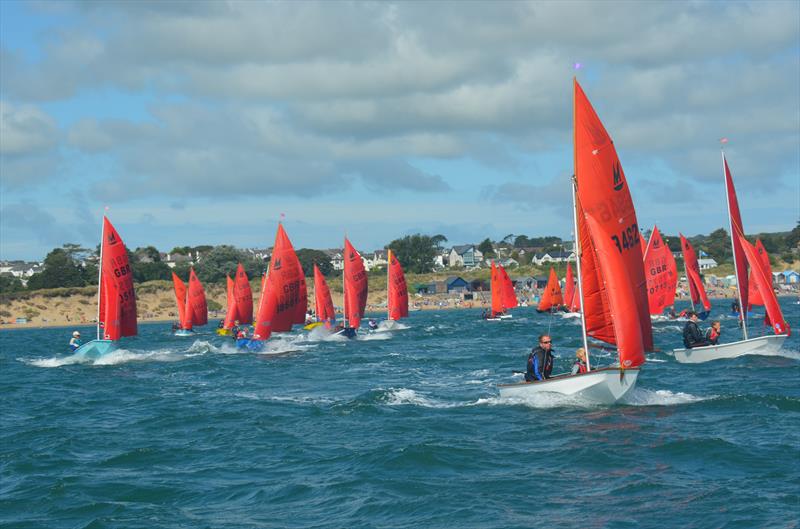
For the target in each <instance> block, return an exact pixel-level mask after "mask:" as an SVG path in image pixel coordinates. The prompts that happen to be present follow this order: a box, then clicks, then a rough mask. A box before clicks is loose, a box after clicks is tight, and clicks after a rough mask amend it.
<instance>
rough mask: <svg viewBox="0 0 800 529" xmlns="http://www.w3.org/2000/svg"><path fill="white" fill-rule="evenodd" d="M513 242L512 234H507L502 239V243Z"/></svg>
mask: <svg viewBox="0 0 800 529" xmlns="http://www.w3.org/2000/svg"><path fill="white" fill-rule="evenodd" d="M513 240H514V234H513V233H509V234H508V235H506V236H505V237H503V239H502V241H503V242H507V243H508V244H511V241H513Z"/></svg>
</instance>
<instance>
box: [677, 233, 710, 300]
mask: <svg viewBox="0 0 800 529" xmlns="http://www.w3.org/2000/svg"><path fill="white" fill-rule="evenodd" d="M679 235H680V237H681V252H682V253H683V266H684V268H685V269H686V282H687V283H689V298H690V299H691V301H692V308H694V304H695V303H699V302H701V301H702V303H703V310H704V311H706V312H708V311H710V310H711V302H710V301H709V300H708V296H707V295H706V289H705V287H704V286H703V280H702V279H701V278H700V265H699V264H697V253H695V251H694V248H693V247H692V245H691V243H690V242H689V240H688V239H687V238H686V237H684V236H683V234H682V233H679Z"/></svg>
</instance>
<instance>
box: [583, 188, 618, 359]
mask: <svg viewBox="0 0 800 529" xmlns="http://www.w3.org/2000/svg"><path fill="white" fill-rule="evenodd" d="M576 215H577V217H578V234H579V241H580V250H581V272H582V274H581V288H582V290H583V317H584V321H585V322H586V335H587V336H591V337H592V338H596V339H598V340H601V341H604V342H606V343H610V344H616V343H617V338H616V336H615V335H614V322H613V321H612V320H611V308H610V307H609V305H608V295H607V294H606V290H605V285H604V283H603V278H602V277H600V270H599V268H598V267H597V259H596V258H595V254H596V250H595V248H594V242H593V241H592V238H591V236H590V235H589V228H588V227H587V226H586V215H585V214H584V213H583V208H582V207H581V203H580V200H579V199H577V197H576ZM579 297H580V296H579ZM578 305H580V302H579V303H578Z"/></svg>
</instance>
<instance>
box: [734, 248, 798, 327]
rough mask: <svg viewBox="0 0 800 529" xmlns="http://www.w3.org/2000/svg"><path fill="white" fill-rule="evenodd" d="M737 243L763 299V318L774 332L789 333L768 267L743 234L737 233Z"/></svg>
mask: <svg viewBox="0 0 800 529" xmlns="http://www.w3.org/2000/svg"><path fill="white" fill-rule="evenodd" d="M737 238H738V239H739V243H740V244H741V247H742V251H743V252H744V255H745V259H747V262H748V263H749V264H750V272H751V276H750V277H751V279H753V281H754V283H755V286H756V290H757V291H758V293H759V294H760V295H761V299H762V300H763V301H764V308H765V309H766V311H767V316H766V318H765V319H764V321H765V323H766V324H767V325H770V326H771V327H772V330H773V331H775V334H786V335H790V334H791V330H790V328H789V324H788V323H786V320H785V319H784V317H783V312H782V311H781V306H780V304H779V303H778V298H777V296H775V291H774V290H772V273H771V272H769V269H768V268H765V267H764V263H763V262H762V261H761V258H760V257H759V255H758V251H757V250H756V248H755V247H754V246H753V245H752V244H750V243H749V242H748V241H747V239H745V237H744V235H743V234H741V233H738V234H737Z"/></svg>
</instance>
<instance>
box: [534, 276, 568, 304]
mask: <svg viewBox="0 0 800 529" xmlns="http://www.w3.org/2000/svg"><path fill="white" fill-rule="evenodd" d="M563 304H564V296H563V295H562V294H561V285H560V284H559V283H558V276H557V275H556V270H555V268H553V267H552V266H551V267H550V277H548V278H547V286H546V287H544V294H542V299H541V300H539V306H537V307H536V312H555V311H556V310H558V309H559V308H560V307H561V305H563Z"/></svg>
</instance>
